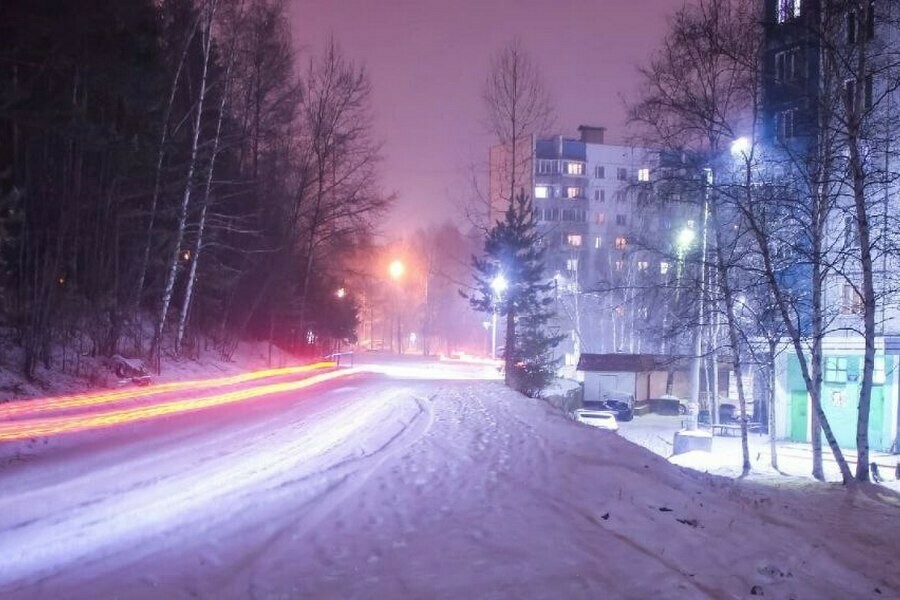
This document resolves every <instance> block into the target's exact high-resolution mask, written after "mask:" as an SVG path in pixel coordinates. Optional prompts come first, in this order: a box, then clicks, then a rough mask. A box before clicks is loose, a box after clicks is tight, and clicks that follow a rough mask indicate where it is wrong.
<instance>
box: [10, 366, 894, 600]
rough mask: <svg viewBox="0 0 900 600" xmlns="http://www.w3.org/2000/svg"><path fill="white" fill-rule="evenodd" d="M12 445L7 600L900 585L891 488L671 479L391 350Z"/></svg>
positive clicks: (602, 594) (528, 406) (783, 594)
mask: <svg viewBox="0 0 900 600" xmlns="http://www.w3.org/2000/svg"><path fill="white" fill-rule="evenodd" d="M375 370H376V371H378V372H375V373H360V374H355V375H352V376H349V377H346V378H343V379H340V380H336V381H331V382H328V383H325V384H322V385H321V386H319V387H316V388H310V389H306V390H302V391H298V392H292V393H284V394H273V395H271V396H267V397H264V398H259V399H255V400H253V401H251V402H247V403H246V404H239V405H230V406H227V407H217V408H214V409H210V410H209V411H206V412H203V413H190V414H186V415H179V416H177V417H170V418H166V419H162V420H156V421H151V422H144V423H139V424H135V425H128V426H122V427H119V428H115V429H111V430H105V431H104V434H103V435H102V436H100V435H98V434H97V433H96V432H94V433H85V434H73V435H71V436H66V437H65V439H66V442H65V443H64V444H50V445H49V446H47V447H44V446H42V445H40V444H38V445H37V446H35V445H31V446H25V445H23V446H22V451H21V452H20V454H19V455H18V456H19V458H18V459H17V460H15V461H8V462H7V463H6V464H5V465H4V466H3V467H2V470H0V487H2V489H3V494H2V496H0V552H2V555H3V559H2V568H0V596H2V597H4V598H36V597H66V598H96V597H137V598H177V597H192V596H199V597H204V598H231V597H240V598H243V597H260V598H270V597H277V598H294V597H315V598H407V597H409V598H459V597H471V598H514V597H515V598H518V597H528V598H697V597H710V598H743V597H750V595H751V593H752V592H753V591H755V592H762V593H764V594H765V595H766V596H767V597H775V598H797V599H802V598H868V597H873V598H897V597H900V498H898V496H897V494H895V493H893V492H891V491H889V490H884V489H882V488H876V487H864V488H861V489H859V490H856V491H854V492H848V491H846V490H844V489H843V488H841V487H840V486H834V485H827V484H826V485H821V484H814V485H809V484H802V483H800V482H798V481H796V482H794V485H792V486H786V487H773V486H770V485H765V484H761V483H756V482H734V481H731V480H728V479H724V478H718V477H713V476H710V475H705V474H701V473H697V472H695V471H690V470H685V469H682V468H680V467H677V466H675V465H672V464H670V463H668V462H667V461H666V460H664V459H663V458H661V457H659V456H657V455H654V454H653V453H651V452H649V451H647V450H645V449H643V448H640V447H638V446H635V445H633V444H631V443H629V442H628V441H626V440H624V439H622V437H620V436H617V435H616V434H613V433H609V432H605V431H600V430H597V429H593V428H590V427H588V426H584V425H581V424H579V423H576V422H574V421H571V420H569V419H566V418H564V417H563V416H561V415H560V414H559V413H556V412H554V411H553V410H552V409H550V408H549V407H548V405H547V404H546V403H543V402H541V401H536V400H529V399H526V398H523V397H521V396H519V395H517V394H515V393H513V392H511V391H509V390H507V389H505V388H503V387H502V385H501V384H499V383H497V382H491V381H471V380H466V379H465V377H466V374H467V373H468V376H469V377H484V376H487V373H485V372H483V371H480V370H478V369H467V368H465V367H462V366H447V365H419V366H417V365H415V364H412V363H410V364H404V365H398V364H391V365H387V366H382V367H377V368H376V369H375Z"/></svg>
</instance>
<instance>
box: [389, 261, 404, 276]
mask: <svg viewBox="0 0 900 600" xmlns="http://www.w3.org/2000/svg"><path fill="white" fill-rule="evenodd" d="M405 273H406V265H404V264H403V261H402V260H400V259H397V260H394V261H392V262H391V264H390V265H389V266H388V274H389V275H390V276H391V279H393V280H394V281H399V280H400V279H401V278H402V277H403V275H404V274H405Z"/></svg>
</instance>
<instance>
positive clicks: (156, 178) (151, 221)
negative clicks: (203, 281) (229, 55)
mask: <svg viewBox="0 0 900 600" xmlns="http://www.w3.org/2000/svg"><path fill="white" fill-rule="evenodd" d="M198 23H199V19H198V20H197V21H195V22H194V25H193V26H192V27H191V30H190V32H189V34H188V36H187V39H186V40H185V42H184V48H183V49H182V51H181V56H180V57H179V59H178V65H177V66H176V68H175V75H174V76H173V77H172V86H171V87H170V88H169V97H168V100H167V101H166V108H165V111H164V112H163V119H162V125H161V127H160V133H159V149H158V151H157V154H156V169H155V171H154V174H153V195H152V196H151V198H150V215H149V217H148V220H147V230H146V233H145V234H144V248H143V251H142V253H141V266H140V269H139V270H138V280H137V285H136V286H135V291H134V300H133V304H132V306H133V308H137V307H138V306H139V305H140V303H141V296H142V295H143V294H144V283H145V280H146V278H147V268H148V265H149V264H150V246H151V243H152V241H153V228H154V227H155V225H156V210H157V206H158V205H159V196H160V193H161V188H162V168H163V162H164V161H165V156H166V142H167V141H168V137H169V121H170V119H171V118H172V107H173V105H174V104H175V94H176V93H177V92H178V81H179V79H181V71H182V69H183V68H184V64H185V61H186V59H187V55H188V51H189V50H190V47H191V42H192V41H193V40H194V35H195V34H196V32H197V26H198Z"/></svg>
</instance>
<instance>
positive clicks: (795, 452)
mask: <svg viewBox="0 0 900 600" xmlns="http://www.w3.org/2000/svg"><path fill="white" fill-rule="evenodd" d="M681 425H682V418H681V417H666V416H662V415H646V416H643V417H635V419H634V420H633V421H631V422H629V423H622V424H621V425H620V432H619V433H620V434H621V435H622V436H623V437H624V438H626V439H628V440H631V441H633V442H634V443H636V444H640V445H641V446H643V447H645V448H647V449H649V450H652V451H653V452H655V453H656V454H659V455H660V456H663V457H666V458H669V457H671V461H672V462H674V463H676V464H678V465H681V466H683V467H690V468H692V469H696V470H698V471H702V472H706V473H712V474H715V475H722V476H725V477H738V476H740V474H741V460H742V459H741V438H740V436H739V435H734V436H715V437H713V451H712V452H689V453H687V454H684V455H681V456H674V457H673V456H672V439H673V436H674V434H675V432H676V431H678V430H679V429H681ZM748 442H749V447H750V463H751V465H752V471H751V474H750V478H751V479H756V480H760V481H767V482H770V483H773V484H783V483H786V482H787V481H788V480H791V479H800V480H808V479H810V478H811V474H810V472H811V470H812V450H811V446H810V445H809V444H802V443H797V442H787V441H778V442H776V449H775V452H776V455H777V457H778V470H777V471H776V470H775V469H773V468H772V461H771V452H770V447H769V437H768V434H758V433H752V434H750V436H749V438H748ZM844 453H845V454H844V455H845V457H846V459H847V460H848V461H849V462H850V468H851V470H853V469H855V468H856V453H855V452H854V451H852V450H845V451H844ZM871 461H875V462H877V463H878V464H879V467H880V469H881V471H880V472H881V476H882V477H883V478H884V482H883V485H884V486H885V487H887V488H889V489H892V490H894V491H897V492H900V481H897V480H896V479H895V476H894V470H895V466H896V464H897V462H898V461H900V456H897V455H891V454H885V453H883V452H872V453H871ZM823 466H824V470H825V476H826V478H827V479H828V480H829V481H840V480H841V475H840V471H839V470H838V467H837V464H836V463H835V462H834V457H833V456H832V454H831V451H830V450H829V449H828V447H827V446H825V447H824V453H823Z"/></svg>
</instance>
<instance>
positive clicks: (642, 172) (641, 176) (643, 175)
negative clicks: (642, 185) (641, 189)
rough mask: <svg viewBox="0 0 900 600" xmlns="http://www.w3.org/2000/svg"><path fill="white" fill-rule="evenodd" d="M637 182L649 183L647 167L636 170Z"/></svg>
mask: <svg viewBox="0 0 900 600" xmlns="http://www.w3.org/2000/svg"><path fill="white" fill-rule="evenodd" d="M638 181H650V169H648V168H647V167H643V168H641V169H638Z"/></svg>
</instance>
